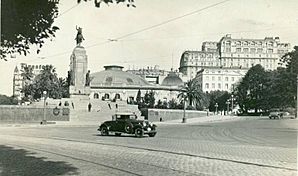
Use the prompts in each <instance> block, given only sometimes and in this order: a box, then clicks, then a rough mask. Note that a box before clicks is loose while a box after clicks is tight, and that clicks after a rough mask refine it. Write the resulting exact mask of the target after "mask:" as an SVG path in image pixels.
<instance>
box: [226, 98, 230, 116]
mask: <svg viewBox="0 0 298 176" xmlns="http://www.w3.org/2000/svg"><path fill="white" fill-rule="evenodd" d="M226 104H227V115H228V114H229V107H230V100H227V102H226Z"/></svg>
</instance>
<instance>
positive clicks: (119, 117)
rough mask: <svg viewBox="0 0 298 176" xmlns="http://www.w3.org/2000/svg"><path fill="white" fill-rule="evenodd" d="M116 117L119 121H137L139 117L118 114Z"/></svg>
mask: <svg viewBox="0 0 298 176" xmlns="http://www.w3.org/2000/svg"><path fill="white" fill-rule="evenodd" d="M116 117H117V119H118V120H126V119H137V116H136V115H134V114H131V115H120V114H117V115H116Z"/></svg>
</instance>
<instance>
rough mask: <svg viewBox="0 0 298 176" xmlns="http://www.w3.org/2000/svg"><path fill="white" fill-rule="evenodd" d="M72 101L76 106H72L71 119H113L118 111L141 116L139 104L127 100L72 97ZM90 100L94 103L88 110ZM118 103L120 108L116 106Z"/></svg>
mask: <svg viewBox="0 0 298 176" xmlns="http://www.w3.org/2000/svg"><path fill="white" fill-rule="evenodd" d="M72 102H73V104H74V108H72V106H70V117H71V121H77V122H84V123H85V122H89V123H92V122H94V123H99V122H103V121H106V120H111V119H112V115H113V114H115V113H116V112H134V113H135V114H136V115H137V116H138V117H141V112H140V111H139V109H138V106H137V105H128V104H127V103H126V101H117V102H110V101H102V100H98V99H91V100H89V99H72ZM89 102H90V103H91V105H92V107H91V111H90V112H88V104H89ZM109 104H110V107H111V108H110V107H109ZM116 104H117V107H118V108H116Z"/></svg>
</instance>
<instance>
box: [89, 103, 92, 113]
mask: <svg viewBox="0 0 298 176" xmlns="http://www.w3.org/2000/svg"><path fill="white" fill-rule="evenodd" d="M91 107H92V104H91V103H90V102H89V104H88V112H90V111H91Z"/></svg>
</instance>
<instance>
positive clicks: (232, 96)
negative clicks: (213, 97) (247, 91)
mask: <svg viewBox="0 0 298 176" xmlns="http://www.w3.org/2000/svg"><path fill="white" fill-rule="evenodd" d="M233 109H234V95H233V94H232V95H231V110H232V114H233Z"/></svg>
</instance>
